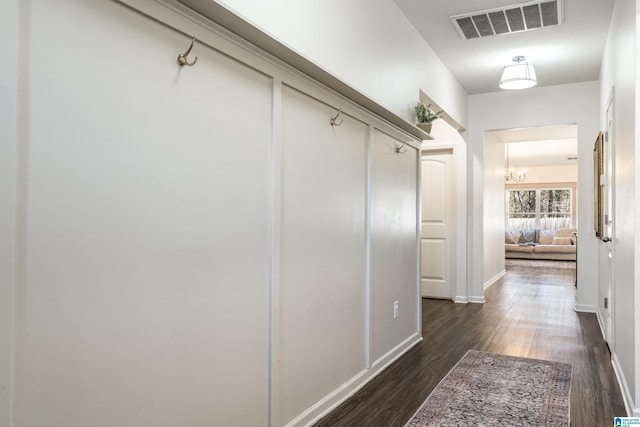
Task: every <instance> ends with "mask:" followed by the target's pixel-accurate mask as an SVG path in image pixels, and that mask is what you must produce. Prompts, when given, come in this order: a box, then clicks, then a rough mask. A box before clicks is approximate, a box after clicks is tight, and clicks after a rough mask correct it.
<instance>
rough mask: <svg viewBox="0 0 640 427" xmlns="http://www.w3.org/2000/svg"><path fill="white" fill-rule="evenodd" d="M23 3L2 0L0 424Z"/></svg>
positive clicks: (9, 311)
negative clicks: (20, 11)
mask: <svg viewBox="0 0 640 427" xmlns="http://www.w3.org/2000/svg"><path fill="white" fill-rule="evenodd" d="M20 3H21V2H20V1H19V0H7V1H3V2H1V3H0V40H2V46H3V50H4V51H5V53H4V55H5V60H6V61H7V63H6V64H5V66H3V67H0V426H7V425H9V418H10V412H11V355H12V350H11V342H12V328H13V297H14V288H13V284H14V280H15V268H14V267H15V264H14V262H15V233H16V223H15V212H16V194H15V193H16V152H17V135H18V75H19V68H18V67H19V64H20V61H21V57H20V55H19V53H18V47H19V37H18V23H19V22H20V16H19V7H20Z"/></svg>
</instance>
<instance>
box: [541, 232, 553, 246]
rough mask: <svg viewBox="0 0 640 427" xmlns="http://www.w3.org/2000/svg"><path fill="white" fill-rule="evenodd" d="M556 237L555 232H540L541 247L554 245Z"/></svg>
mask: <svg viewBox="0 0 640 427" xmlns="http://www.w3.org/2000/svg"><path fill="white" fill-rule="evenodd" d="M554 237H556V232H555V231H554V230H540V236H538V241H539V242H540V244H541V245H552V244H553V238H554Z"/></svg>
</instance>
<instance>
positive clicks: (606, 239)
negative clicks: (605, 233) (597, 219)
mask: <svg viewBox="0 0 640 427" xmlns="http://www.w3.org/2000/svg"><path fill="white" fill-rule="evenodd" d="M602 241H603V242H605V243H607V242H610V241H611V237H603V238H602Z"/></svg>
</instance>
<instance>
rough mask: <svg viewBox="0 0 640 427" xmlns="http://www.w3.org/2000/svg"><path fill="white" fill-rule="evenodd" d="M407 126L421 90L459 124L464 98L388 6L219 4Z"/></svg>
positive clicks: (363, 1)
mask: <svg viewBox="0 0 640 427" xmlns="http://www.w3.org/2000/svg"><path fill="white" fill-rule="evenodd" d="M216 2H217V3H219V4H221V5H224V6H226V7H228V8H229V9H231V10H232V11H234V12H235V13H236V14H238V15H240V16H242V17H243V18H245V19H246V20H248V21H249V22H251V23H253V24H254V25H255V26H257V27H258V28H261V29H263V30H264V31H266V32H267V33H269V34H271V35H272V36H273V37H274V38H276V39H277V40H280V41H281V42H283V43H284V44H286V45H288V46H289V47H290V48H292V49H293V50H295V51H297V52H299V53H300V54H302V55H303V56H305V57H307V58H308V59H310V60H311V61H312V62H314V63H316V64H319V65H320V66H321V67H322V68H324V69H325V70H327V71H329V72H331V73H332V74H334V75H336V76H338V77H339V78H341V79H342V80H344V81H345V82H347V83H349V84H350V85H351V86H353V87H355V88H357V89H359V90H360V91H362V92H364V93H365V94H367V95H369V96H370V97H371V98H372V99H374V100H376V101H378V102H379V103H380V104H382V105H384V106H386V107H387V108H388V109H390V110H391V111H393V112H395V113H396V114H397V115H398V116H400V117H404V118H405V119H406V120H407V121H410V122H413V121H414V115H413V114H414V113H413V106H414V105H415V103H416V102H417V101H418V89H422V90H423V91H424V92H425V93H426V94H427V95H428V96H429V97H430V98H431V99H433V100H434V101H435V102H436V103H437V104H438V105H439V106H440V107H441V108H442V109H444V110H445V111H446V112H447V113H448V114H449V115H450V116H452V117H453V118H454V119H455V120H456V121H457V122H458V123H460V124H462V126H465V125H466V123H467V108H466V96H467V95H466V92H465V91H464V90H463V89H462V87H461V86H460V84H459V83H458V82H457V81H456V80H455V79H454V78H453V76H452V75H451V73H450V72H449V71H448V70H447V69H446V68H445V67H444V65H443V64H442V62H441V61H440V59H439V58H438V57H437V56H436V55H435V53H434V52H433V51H432V50H431V48H430V47H429V46H428V45H427V44H426V43H425V42H424V40H422V38H421V37H420V36H419V34H418V32H417V31H416V30H415V28H414V27H413V26H412V25H411V24H410V23H409V21H408V20H407V18H406V17H405V16H404V15H402V13H401V12H400V10H399V9H398V7H397V6H396V4H395V3H394V2H393V1H390V0H353V1H349V2H344V1H339V0H307V1H297V2H291V1H287V0H272V1H263V0H216Z"/></svg>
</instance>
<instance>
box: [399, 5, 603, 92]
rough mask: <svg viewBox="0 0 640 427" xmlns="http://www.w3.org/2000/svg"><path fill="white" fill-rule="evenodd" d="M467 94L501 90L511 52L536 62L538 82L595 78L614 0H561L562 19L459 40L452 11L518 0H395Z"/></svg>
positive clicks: (491, 7)
mask: <svg viewBox="0 0 640 427" xmlns="http://www.w3.org/2000/svg"><path fill="white" fill-rule="evenodd" d="M394 1H395V2H396V4H397V5H398V7H399V8H400V10H401V11H402V12H403V13H404V14H405V15H406V16H407V19H408V20H409V21H410V22H411V23H412V24H413V26H414V27H415V28H416V29H417V30H418V32H419V33H420V35H421V36H422V37H423V38H424V40H425V41H426V42H427V44H428V45H429V46H430V47H431V48H432V49H433V50H434V51H435V53H436V54H437V55H438V56H439V57H440V59H441V60H442V62H443V63H444V65H445V66H446V67H447V68H448V69H449V70H450V71H451V73H452V74H453V75H454V76H455V78H456V79H457V80H458V82H460V84H461V85H462V86H463V87H464V89H465V90H466V91H467V93H469V94H477V93H486V92H496V91H499V90H501V89H500V88H499V87H498V81H499V79H500V75H501V73H502V69H503V68H504V66H505V65H507V64H510V63H511V59H512V57H513V56H515V55H524V56H526V58H527V61H528V62H529V63H530V64H532V65H534V67H535V69H536V74H537V77H538V86H551V85H558V84H567V83H575V82H584V81H593V80H598V78H599V74H600V62H601V59H602V53H603V49H604V43H605V40H606V37H607V33H608V30H609V22H610V19H611V14H612V11H613V5H614V1H615V0H563V1H562V3H563V5H562V6H563V7H562V10H563V15H564V22H563V23H561V25H557V26H552V27H546V28H541V29H537V30H533V31H525V32H520V33H513V34H506V35H497V36H489V37H482V38H476V39H471V40H463V39H462V38H461V37H460V35H459V34H458V32H457V31H456V29H455V27H454V25H453V23H452V22H451V20H450V17H451V16H454V15H460V14H464V13H469V12H476V11H482V10H487V9H494V8H499V7H504V6H508V5H521V4H523V3H530V1H518V0H455V1H453V0H394Z"/></svg>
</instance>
